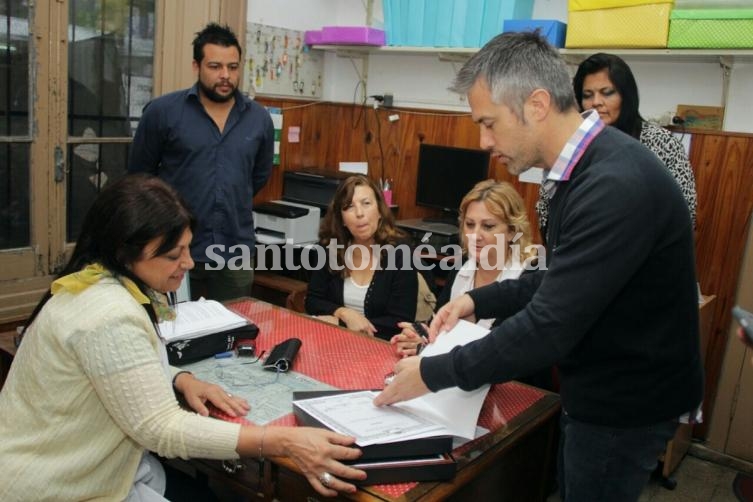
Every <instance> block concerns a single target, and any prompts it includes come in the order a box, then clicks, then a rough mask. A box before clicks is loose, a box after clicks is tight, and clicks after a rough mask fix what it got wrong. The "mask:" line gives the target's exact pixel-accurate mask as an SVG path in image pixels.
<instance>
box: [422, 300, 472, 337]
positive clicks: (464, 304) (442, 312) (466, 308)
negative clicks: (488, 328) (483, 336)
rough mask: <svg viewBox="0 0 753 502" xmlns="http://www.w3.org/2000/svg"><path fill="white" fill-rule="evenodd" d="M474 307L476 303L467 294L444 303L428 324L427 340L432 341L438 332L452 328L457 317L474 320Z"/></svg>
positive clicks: (456, 321)
mask: <svg viewBox="0 0 753 502" xmlns="http://www.w3.org/2000/svg"><path fill="white" fill-rule="evenodd" d="M475 309H476V305H475V304H474V303H473V300H472V299H471V297H470V296H469V295H468V294H464V295H461V296H459V297H457V298H455V299H454V300H452V301H451V302H449V303H447V304H445V306H444V307H442V308H441V309H439V311H438V312H437V313H436V314H435V315H434V319H432V321H431V326H429V340H430V341H431V342H434V340H436V339H437V335H439V333H442V332H443V331H449V330H451V329H452V328H454V327H455V325H456V324H457V323H458V319H466V320H468V321H471V322H476V318H475V317H474V315H473V313H474V311H475Z"/></svg>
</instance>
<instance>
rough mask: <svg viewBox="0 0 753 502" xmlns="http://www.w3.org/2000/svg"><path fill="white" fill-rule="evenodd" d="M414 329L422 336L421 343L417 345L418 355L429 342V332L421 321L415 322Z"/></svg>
mask: <svg viewBox="0 0 753 502" xmlns="http://www.w3.org/2000/svg"><path fill="white" fill-rule="evenodd" d="M412 324H413V329H414V331H415V332H416V333H418V336H420V337H421V343H420V344H418V345H417V346H416V355H418V354H420V353H421V350H422V349H423V348H424V347H426V346H427V345H428V344H429V333H427V332H426V328H424V325H423V324H421V323H420V322H414V323H412Z"/></svg>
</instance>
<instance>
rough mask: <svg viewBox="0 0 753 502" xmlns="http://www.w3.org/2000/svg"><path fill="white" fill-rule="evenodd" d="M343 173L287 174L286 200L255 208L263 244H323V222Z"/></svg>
mask: <svg viewBox="0 0 753 502" xmlns="http://www.w3.org/2000/svg"><path fill="white" fill-rule="evenodd" d="M345 177H347V176H345V175H343V173H338V172H332V171H323V170H320V169H310V168H309V169H306V170H302V171H285V173H283V186H282V200H274V201H270V202H265V203H263V204H259V205H254V223H255V226H256V240H257V241H258V242H259V243H260V244H285V243H286V242H288V241H290V242H292V243H293V244H309V243H312V242H317V241H318V240H319V221H320V219H321V217H322V216H324V214H325V212H326V210H327V206H328V205H329V203H330V201H331V200H332V197H333V196H334V195H335V190H337V187H338V186H339V185H340V182H341V181H342V180H343V178H345Z"/></svg>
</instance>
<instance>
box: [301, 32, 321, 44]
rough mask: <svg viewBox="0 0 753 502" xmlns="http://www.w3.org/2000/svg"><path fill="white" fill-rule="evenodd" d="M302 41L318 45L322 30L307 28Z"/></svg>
mask: <svg viewBox="0 0 753 502" xmlns="http://www.w3.org/2000/svg"><path fill="white" fill-rule="evenodd" d="M303 43H304V44H306V45H318V44H321V43H322V30H308V31H306V32H305V33H304V34H303Z"/></svg>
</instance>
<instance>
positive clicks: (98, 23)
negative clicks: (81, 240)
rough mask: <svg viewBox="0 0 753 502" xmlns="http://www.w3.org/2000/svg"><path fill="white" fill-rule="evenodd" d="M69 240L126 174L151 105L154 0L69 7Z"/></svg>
mask: <svg viewBox="0 0 753 502" xmlns="http://www.w3.org/2000/svg"><path fill="white" fill-rule="evenodd" d="M68 13H69V14H68V24H69V25H68V39H69V45H68V115H67V129H68V131H67V132H68V152H67V162H66V166H67V169H68V176H67V183H68V185H67V200H68V204H67V225H66V227H67V232H66V233H67V240H68V241H75V240H76V238H77V236H78V234H79V232H80V229H81V224H82V222H83V217H84V215H85V214H86V211H87V210H88V208H89V207H90V206H91V204H92V202H93V201H94V198H95V197H96V196H97V194H98V193H99V191H100V190H101V189H102V188H103V187H104V186H105V185H106V184H107V183H108V182H111V181H112V180H114V179H117V178H119V177H121V176H123V175H124V174H125V172H126V166H127V160H128V144H129V143H130V138H131V137H132V136H133V131H135V129H136V126H137V125H138V119H139V117H140V116H141V110H142V108H143V107H144V105H145V104H146V103H147V102H148V101H149V99H150V98H151V93H152V79H153V56H154V30H155V2H154V0H69V8H68Z"/></svg>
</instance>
